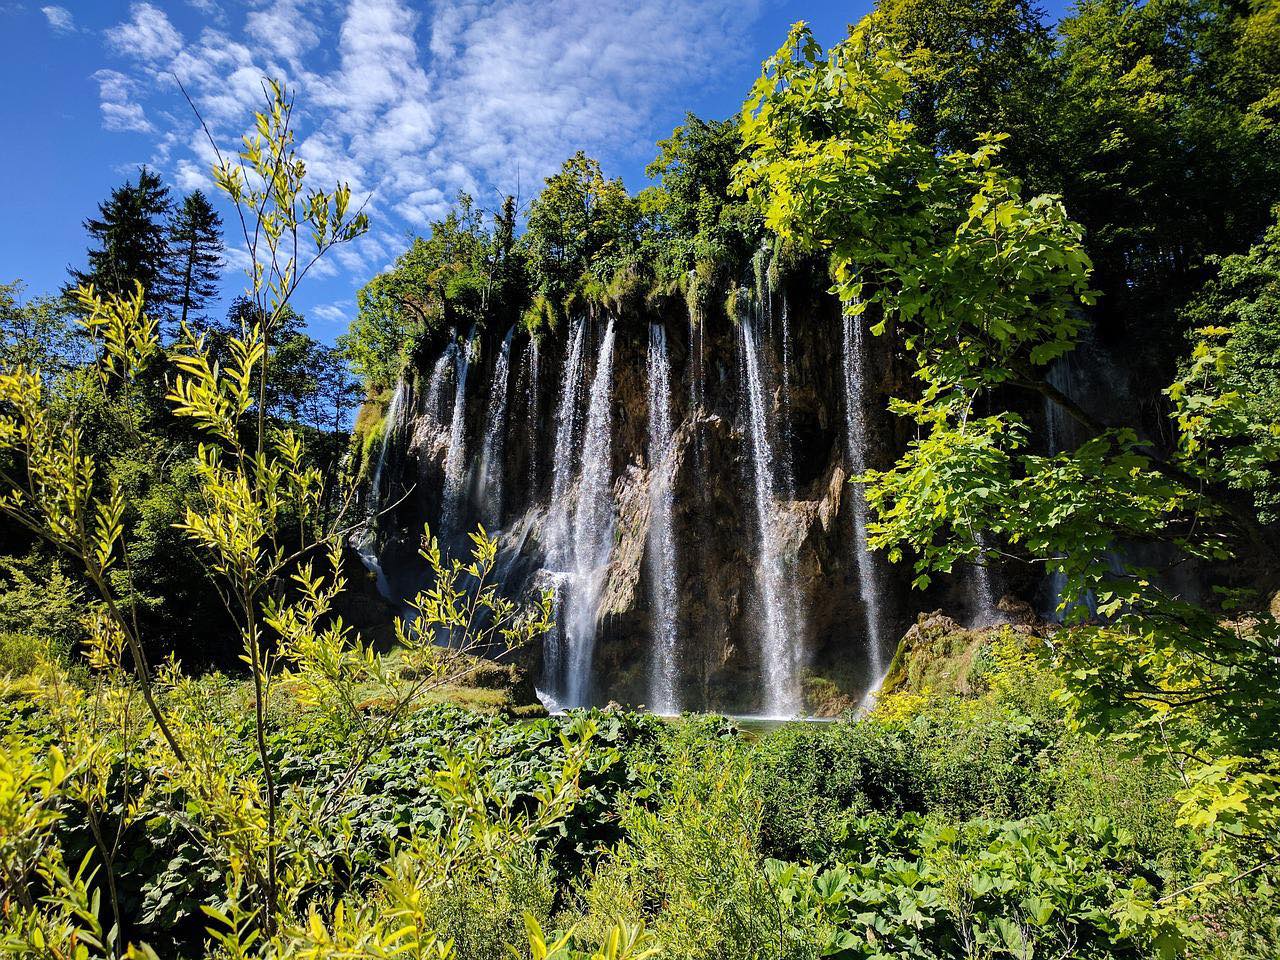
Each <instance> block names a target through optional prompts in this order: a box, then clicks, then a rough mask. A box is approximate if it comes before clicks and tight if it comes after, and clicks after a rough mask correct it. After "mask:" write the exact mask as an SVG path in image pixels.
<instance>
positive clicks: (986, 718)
mask: <svg viewBox="0 0 1280 960" xmlns="http://www.w3.org/2000/svg"><path fill="white" fill-rule="evenodd" d="M1054 736H1055V731H1054V730H1053V729H1052V728H1051V727H1047V726H1045V725H1044V724H1042V723H1039V722H1037V721H1035V720H1033V719H1032V718H1030V717H1028V716H1027V715H1026V714H1023V713H1021V712H1020V711H1018V710H1016V709H1011V708H1008V707H1006V706H1004V705H1002V704H999V703H994V702H991V701H988V700H981V701H964V700H960V699H957V698H948V699H945V700H941V701H939V702H937V703H936V704H934V705H932V706H930V707H929V708H928V709H926V710H925V711H923V712H921V713H919V714H918V715H916V716H914V717H912V718H910V719H909V720H907V721H905V722H902V721H899V720H895V719H887V718H883V717H880V716H877V715H872V716H871V717H868V718H867V719H865V720H860V721H851V722H841V723H836V724H831V725H826V726H821V727H816V728H805V727H799V726H793V727H789V728H784V729H783V730H782V731H779V732H778V733H775V734H774V735H772V736H771V737H768V738H766V739H765V740H763V741H762V742H761V743H760V745H759V747H758V748H757V751H756V763H757V768H758V771H759V772H758V779H759V786H760V789H761V792H762V794H763V798H764V799H763V812H764V820H763V824H762V827H761V838H762V842H763V845H764V846H763V848H764V850H765V852H766V853H768V854H769V855H770V856H776V857H780V858H783V859H809V860H822V859H824V858H825V857H826V856H828V855H829V854H830V853H831V851H832V848H833V845H834V843H835V841H836V838H837V837H838V835H839V832H840V830H841V829H842V825H843V824H844V822H845V821H846V820H847V819H848V818H849V817H850V816H854V815H858V814H863V813H871V812H875V813H884V814H892V815H897V814H900V813H906V812H917V813H925V812H940V813H945V814H947V815H949V816H951V817H953V818H956V819H968V818H970V817H975V816H986V817H992V818H1006V817H1014V818H1017V817H1022V816H1026V815H1028V814H1031V813H1035V812H1037V811H1039V810H1042V809H1043V808H1044V806H1045V804H1046V802H1047V801H1046V795H1047V791H1048V786H1047V781H1046V778H1045V763H1046V760H1045V755H1046V751H1047V750H1048V749H1049V748H1050V746H1051V745H1052V744H1053V742H1054Z"/></svg>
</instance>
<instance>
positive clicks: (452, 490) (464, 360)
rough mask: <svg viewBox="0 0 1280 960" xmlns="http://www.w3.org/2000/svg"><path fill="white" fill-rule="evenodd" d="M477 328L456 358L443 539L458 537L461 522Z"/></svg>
mask: <svg viewBox="0 0 1280 960" xmlns="http://www.w3.org/2000/svg"><path fill="white" fill-rule="evenodd" d="M475 335H476V328H475V327H474V326H473V327H472V328H471V332H470V333H468V334H467V341H466V343H464V344H463V345H462V348H461V350H460V351H459V352H458V354H457V358H458V359H457V367H458V373H457V376H456V378H455V385H454V392H453V415H452V418H451V420H450V423H449V452H448V453H447V454H446V455H445V458H444V505H443V507H442V510H441V521H440V525H441V527H442V530H441V532H442V533H443V534H444V535H445V536H444V537H442V538H441V539H445V538H447V537H452V536H455V535H457V533H458V524H459V522H460V521H461V519H462V507H463V504H462V497H463V492H464V484H463V480H464V477H465V470H466V464H467V451H466V445H467V371H468V370H469V369H470V367H471V354H472V351H473V350H474V344H475Z"/></svg>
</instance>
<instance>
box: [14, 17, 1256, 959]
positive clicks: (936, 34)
mask: <svg viewBox="0 0 1280 960" xmlns="http://www.w3.org/2000/svg"><path fill="white" fill-rule="evenodd" d="M779 40H780V41H782V45H781V47H780V48H779V49H778V50H777V52H776V53H775V54H773V55H772V56H770V57H769V58H768V59H766V60H765V61H764V63H763V66H762V69H761V72H760V76H759V79H758V80H757V82H756V83H755V85H754V87H752V89H750V90H744V91H742V95H743V108H742V111H741V113H740V114H738V115H735V116H732V117H729V118H725V119H707V118H700V117H697V116H694V115H692V114H690V115H688V116H687V118H686V119H685V121H684V122H683V123H682V124H681V125H680V126H678V127H677V128H676V129H675V130H674V131H673V132H672V134H671V136H670V137H668V138H666V139H663V140H660V141H659V142H658V144H657V146H656V156H655V158H654V159H653V161H652V162H651V163H650V165H649V166H648V168H647V171H646V172H647V176H648V178H649V183H648V185H647V186H645V187H643V189H640V190H639V191H638V192H634V193H633V192H631V191H629V190H628V189H627V187H626V185H625V184H624V183H623V182H622V180H621V179H617V178H611V177H610V176H609V174H608V172H607V171H606V170H604V169H602V167H601V164H600V163H599V162H597V161H596V160H594V159H592V158H591V157H590V156H588V155H586V154H585V153H584V152H577V153H575V154H574V155H573V156H571V157H569V158H568V159H567V160H565V161H564V163H563V165H562V167H561V168H560V170H559V171H558V172H556V173H554V174H553V175H552V176H550V177H548V178H547V179H546V181H545V183H544V184H543V185H542V186H541V189H540V190H539V191H538V193H537V194H536V195H535V196H533V197H532V198H521V197H515V196H512V197H506V198H505V199H500V200H499V201H498V202H497V203H496V204H494V208H493V209H489V208H488V207H486V206H485V205H484V203H482V202H480V201H478V200H477V199H475V198H473V197H471V196H467V195H465V194H464V195H462V196H459V197H458V198H457V200H456V202H455V203H454V205H453V207H452V209H451V210H450V211H449V212H448V213H447V214H446V215H444V216H442V217H440V218H438V219H436V220H434V221H433V222H431V223H430V224H429V226H428V228H427V229H425V230H424V231H422V233H421V234H420V235H417V236H414V237H412V238H410V239H408V240H407V241H406V248H405V249H404V250H403V252H401V253H400V254H399V256H398V257H396V259H395V260H394V262H393V263H391V264H390V265H389V266H388V267H387V269H385V270H383V271H381V272H378V273H376V274H375V275H373V276H371V277H369V278H368V280H367V282H365V283H364V285H363V286H362V287H361V288H360V289H359V291H358V294H357V295H356V315H355V317H354V320H353V322H352V323H351V326H350V329H349V331H348V332H347V333H346V334H345V335H343V336H342V337H340V338H339V339H338V342H337V343H336V344H335V345H326V344H324V343H322V342H319V341H318V340H317V339H315V338H314V337H313V335H312V334H311V333H308V327H307V324H306V320H305V318H304V317H303V316H302V315H301V314H300V313H299V312H298V311H297V310H296V309H295V306H294V303H295V301H296V296H295V295H296V293H297V291H298V289H299V288H300V287H301V286H302V285H303V284H305V283H306V282H307V278H308V275H309V274H310V273H311V270H312V267H314V266H315V265H316V264H317V263H321V262H327V259H328V258H331V257H332V256H333V255H334V253H335V252H338V251H340V250H341V248H343V247H345V246H347V245H349V244H351V243H353V242H355V241H357V240H358V239H359V238H360V237H361V236H362V235H364V234H365V233H366V232H367V231H368V229H369V225H370V220H369V214H368V213H367V212H366V207H365V206H364V205H362V202H361V200H360V198H357V197H354V196H353V195H352V192H351V190H350V188H349V187H347V186H346V185H344V184H338V185H336V186H333V187H332V188H331V187H330V186H329V185H327V184H320V183H317V182H316V180H315V178H313V177H311V176H309V174H308V170H307V165H306V164H305V163H304V162H302V160H301V159H300V157H299V153H298V148H297V146H296V144H295V141H294V136H295V129H296V127H297V125H298V124H299V123H300V122H301V111H299V113H297V114H295V107H294V102H293V99H292V95H291V93H290V91H289V90H288V89H286V88H285V87H284V85H283V84H281V83H278V82H271V81H267V82H266V83H265V85H264V92H265V94H266V98H265V102H264V104H263V106H262V108H261V112H260V113H259V114H258V115H257V118H256V124H250V127H249V129H250V132H249V134H248V135H247V136H246V138H245V140H244V142H243V144H241V145H240V146H239V148H238V149H237V148H236V147H234V146H231V147H228V145H225V144H220V145H215V147H214V150H213V152H214V153H215V154H216V155H217V156H218V158H219V159H218V162H217V164H216V165H215V167H214V168H213V170H212V173H211V175H212V180H213V183H214V184H215V186H216V188H217V191H218V193H219V197H218V198H217V199H216V200H215V199H211V197H210V196H209V195H206V194H205V193H204V192H201V191H193V192H191V193H190V194H186V195H181V194H178V193H176V192H174V190H173V189H172V188H171V187H169V186H167V185H166V184H165V182H164V180H163V179H162V177H161V175H160V174H159V173H158V172H156V171H154V170H151V169H149V168H142V169H139V170H138V171H137V172H136V174H135V175H134V176H132V177H131V178H130V179H129V180H128V181H127V182H126V183H124V184H123V185H121V186H120V187H118V188H117V189H115V190H114V191H113V192H112V193H111V195H110V197H108V198H107V199H106V200H104V201H103V202H102V203H101V204H100V206H99V208H98V210H97V211H96V213H92V214H91V215H90V216H89V217H88V219H86V220H85V221H84V229H85V232H86V234H87V236H88V247H87V250H86V253H85V256H84V257H83V259H82V260H81V261H80V262H79V263H77V264H74V265H72V266H71V267H70V268H69V269H68V277H67V283H66V285H65V287H64V288H62V289H60V290H51V291H47V292H45V293H43V294H41V295H35V296H29V295H28V293H27V291H26V289H25V287H24V286H23V284H22V282H21V281H20V280H18V279H16V278H15V279H13V280H12V282H8V283H6V284H5V285H3V286H0V515H2V516H0V584H2V585H0V591H2V592H0V737H2V738H3V751H0V950H3V951H5V952H7V953H9V954H12V955H14V956H18V957H32V958H45V957H57V958H77V960H79V958H90V957H110V958H145V957H151V958H161V960H168V958H174V960H178V958H183V960H187V958H196V957H208V958H211V960H212V958H250V957H262V958H282V960H283V958H317V960H318V958H334V960H337V958H353V957H369V958H375V957H413V958H420V960H425V958H433V960H451V958H457V960H496V958H499V957H510V956H516V957H520V958H529V960H553V958H554V960H578V958H583V960H585V958H591V960H624V958H628V960H641V958H649V957H672V958H687V960H695V958H706V960H712V958H716V960H720V958H740V960H757V958H779V960H781V958H814V960H816V958H822V957H831V958H868V960H870V958H888V957H894V958H903V960H908V958H911V960H914V958H971V957H972V958H977V957H982V958H996V957H1006V956H1008V957H1020V958H1028V960H1029V958H1032V957H1063V958H1069V957H1081V958H1156V957H1160V958H1170V957H1188V958H1190V957H1196V958H1200V957H1213V958H1221V960H1227V958H1232V960H1234V958H1240V960H1244V958H1265V957H1272V956H1275V955H1276V950H1277V944H1278V943H1280V926H1278V925H1277V920H1276V909H1277V906H1278V905H1280V897H1278V896H1277V893H1276V887H1275V885H1276V883H1277V881H1280V746H1278V744H1277V739H1276V729H1277V722H1278V720H1280V717H1277V702H1278V698H1280V659H1278V658H1277V652H1278V650H1277V647H1278V645H1280V626H1278V624H1277V616H1278V615H1280V609H1278V601H1277V598H1280V557H1278V555H1277V553H1278V551H1280V514H1278V513H1277V510H1278V509H1280V471H1278V470H1277V465H1278V464H1280V416H1278V414H1277V410H1278V409H1280V408H1278V407H1277V400H1280V6H1277V4H1276V3H1275V2H1274V0H1251V2H1239V3H1216V2H1215V3H1210V2H1207V0H1147V2H1145V3H1141V4H1137V3H1131V2H1121V0H1083V2H1081V3H1080V4H1079V5H1078V6H1077V7H1075V8H1074V9H1073V10H1072V11H1071V12H1070V13H1069V14H1068V15H1067V16H1065V17H1064V19H1062V20H1061V21H1060V22H1058V23H1056V24H1055V23H1051V22H1049V21H1048V20H1047V18H1046V17H1045V16H1044V15H1043V13H1042V12H1040V11H1039V10H1037V9H1036V8H1035V7H1034V6H1033V5H1031V4H1028V3H1025V2H1022V0H963V2H958V3H943V2H940V0H883V2H881V3H880V4H879V5H878V7H877V8H876V9H875V10H874V11H873V12H872V13H871V14H870V15H869V16H867V17H866V18H865V19H863V20H862V21H861V22H859V23H857V24H855V25H851V26H850V28H849V31H848V35H847V37H846V38H845V39H843V40H842V41H841V42H839V43H837V44H835V45H833V46H831V47H829V48H824V47H822V46H821V45H820V44H819V43H818V42H817V41H816V39H815V38H814V36H813V34H812V33H811V32H810V30H809V29H808V28H807V27H806V26H805V25H804V24H797V25H795V26H794V27H793V28H792V30H791V32H790V33H789V35H788V36H787V37H785V38H779ZM248 119H249V118H246V120H248ZM219 148H220V149H219ZM220 209H221V210H223V211H224V213H225V211H231V212H232V214H233V216H225V215H222V214H220V213H219V210H220ZM241 252H242V253H243V255H244V257H245V259H246V260H247V262H248V264H249V266H248V270H247V272H246V273H247V282H246V286H245V289H244V293H243V295H242V296H240V297H238V298H236V299H235V300H234V301H233V302H231V303H229V304H222V303H220V302H219V299H218V293H219V281H220V278H221V276H222V274H223V272H224V270H225V269H226V261H227V260H228V259H230V258H231V257H230V256H229V253H231V254H234V256H235V257H236V258H238V257H239V254H240V253H241Z"/></svg>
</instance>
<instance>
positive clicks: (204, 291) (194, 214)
mask: <svg viewBox="0 0 1280 960" xmlns="http://www.w3.org/2000/svg"><path fill="white" fill-rule="evenodd" d="M169 247H170V251H171V254H172V265H171V266H172V277H171V279H170V283H169V288H170V289H169V290H168V291H167V293H168V299H169V301H170V302H171V303H172V305H173V310H174V312H175V313H176V314H177V319H178V320H179V321H180V322H181V323H186V322H187V321H188V320H194V319H195V318H196V316H197V315H199V314H201V313H202V311H203V310H204V309H205V307H206V306H207V305H208V302H209V300H210V299H211V298H212V297H215V296H217V294H218V278H219V277H220V276H221V274H222V265H223V261H222V252H223V246H222V218H221V217H220V216H218V213H217V211H216V210H214V209H213V205H212V204H211V203H209V198H208V197H206V196H205V195H204V194H203V193H202V192H201V191H199V190H197V191H195V192H194V193H192V194H190V195H189V196H188V197H186V198H185V199H184V200H183V201H182V204H181V205H180V206H178V207H177V208H175V209H174V211H173V216H172V217H171V218H170V221H169Z"/></svg>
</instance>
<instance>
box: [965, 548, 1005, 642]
mask: <svg viewBox="0 0 1280 960" xmlns="http://www.w3.org/2000/svg"><path fill="white" fill-rule="evenodd" d="M977 542H978V551H979V553H978V560H977V561H976V562H975V563H974V564H973V565H972V576H971V577H970V580H969V583H970V586H971V593H970V596H971V598H972V599H971V602H972V605H973V620H974V622H973V624H972V625H973V626H975V627H989V626H991V625H992V624H993V623H997V622H999V621H1000V619H1001V617H1000V610H999V603H1000V597H999V596H998V595H997V593H996V588H995V581H994V579H993V578H992V576H991V568H990V567H989V566H987V553H988V551H990V549H991V542H990V539H989V538H988V537H987V535H986V534H985V533H979V534H978V536H977Z"/></svg>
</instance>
